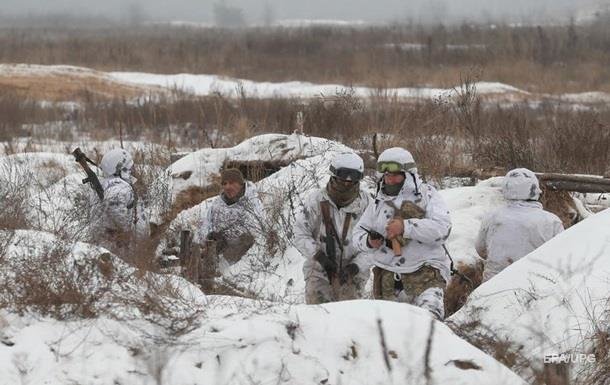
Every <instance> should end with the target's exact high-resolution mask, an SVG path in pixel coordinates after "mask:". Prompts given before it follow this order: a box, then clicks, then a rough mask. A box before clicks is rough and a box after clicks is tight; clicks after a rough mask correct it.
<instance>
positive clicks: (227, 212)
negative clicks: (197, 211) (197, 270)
mask: <svg viewBox="0 0 610 385" xmlns="http://www.w3.org/2000/svg"><path fill="white" fill-rule="evenodd" d="M245 189H246V190H245V192H244V195H243V196H242V197H241V198H239V200H238V201H237V202H235V203H233V204H232V205H228V204H227V203H226V202H225V201H224V200H223V199H222V197H221V196H220V195H219V196H217V197H216V198H214V200H213V201H212V203H211V204H210V206H209V207H208V209H207V211H206V212H205V217H204V218H202V219H203V220H202V222H201V223H202V228H201V233H200V236H201V237H202V238H201V239H200V241H204V240H205V236H206V235H207V234H209V233H210V232H221V233H223V235H224V236H225V237H226V239H227V241H231V240H236V239H237V238H239V237H240V236H241V235H242V234H245V233H250V234H251V235H253V236H255V235H256V234H259V233H260V232H261V231H262V230H263V229H264V225H265V222H264V218H265V217H264V210H263V204H262V203H261V200H260V198H259V197H258V190H257V189H256V186H255V185H254V183H252V182H246V186H245Z"/></svg>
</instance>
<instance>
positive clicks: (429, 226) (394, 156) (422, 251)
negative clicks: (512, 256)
mask: <svg viewBox="0 0 610 385" xmlns="http://www.w3.org/2000/svg"><path fill="white" fill-rule="evenodd" d="M377 172H378V175H379V177H380V181H379V187H380V189H379V191H378V193H377V196H376V197H375V200H374V203H372V204H371V205H370V206H369V207H368V209H367V210H366V212H365V213H364V214H363V215H362V218H361V219H360V222H359V223H358V225H357V227H356V229H355V230H354V237H353V241H354V244H355V246H356V247H357V248H358V249H359V250H361V251H362V252H364V253H366V254H368V255H370V258H371V261H372V263H373V264H374V265H375V266H376V267H375V268H374V269H373V276H374V278H373V280H374V284H373V295H374V296H375V298H378V299H386V300H393V301H398V302H406V303H410V304H413V305H416V306H419V307H422V308H424V309H428V310H429V311H430V312H432V314H433V315H434V316H435V317H436V318H437V319H440V320H442V319H443V318H444V305H443V297H444V290H445V286H446V281H447V280H448V278H449V275H450V273H449V260H448V258H447V256H446V255H445V253H444V249H443V243H444V242H445V240H446V239H447V237H448V236H449V232H450V231H451V219H450V217H449V211H448V210H447V206H446V205H445V202H444V201H443V199H442V198H441V196H440V195H439V194H438V192H437V191H436V190H435V189H434V187H432V186H430V185H428V184H426V183H424V182H423V181H422V180H421V179H420V178H419V175H418V174H417V168H416V166H415V161H414V159H413V156H412V155H411V153H409V152H408V151H407V150H405V149H403V148H398V147H394V148H390V149H388V150H385V151H384V152H383V153H382V154H381V155H380V156H379V159H378V160H377Z"/></svg>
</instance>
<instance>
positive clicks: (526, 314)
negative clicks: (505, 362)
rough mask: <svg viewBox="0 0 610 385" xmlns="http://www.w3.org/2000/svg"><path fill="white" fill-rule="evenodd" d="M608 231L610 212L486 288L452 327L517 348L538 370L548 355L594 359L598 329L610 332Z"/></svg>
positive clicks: (581, 368)
mask: <svg viewBox="0 0 610 385" xmlns="http://www.w3.org/2000/svg"><path fill="white" fill-rule="evenodd" d="M609 229H610V210H604V211H602V212H600V213H598V214H595V215H593V216H591V217H589V218H587V219H585V220H584V221H582V222H580V223H578V224H577V225H575V226H573V227H571V228H569V229H568V230H566V231H565V232H563V233H561V234H559V235H558V236H557V237H555V238H553V239H552V240H550V241H549V242H547V243H545V244H544V245H542V246H541V247H540V248H538V249H536V250H535V251H533V252H532V253H530V254H529V255H527V256H526V257H524V258H522V259H521V260H519V261H517V262H516V263H513V264H512V265H510V266H509V267H507V268H506V269H505V270H503V271H502V272H501V273H500V274H498V275H497V276H495V277H494V278H492V279H491V280H489V281H487V282H486V283H484V284H483V285H481V286H480V287H479V288H478V289H476V290H475V291H474V292H473V293H472V294H471V296H470V298H469V300H468V301H467V303H466V305H465V306H464V307H463V308H462V309H461V310H460V311H459V312H458V313H456V314H455V315H453V316H452V317H451V318H450V322H452V323H454V324H455V325H456V327H457V328H458V329H460V328H462V327H464V326H465V325H467V324H471V325H473V324H472V323H473V322H474V325H477V326H476V328H475V330H473V332H476V333H480V334H482V335H487V336H489V338H491V339H495V340H500V341H509V342H511V343H512V344H514V346H515V347H517V348H518V349H519V350H520V352H521V353H522V354H523V355H525V356H526V358H528V359H530V360H531V362H532V364H533V365H534V367H535V368H536V367H538V368H540V367H541V366H542V364H543V360H544V357H545V356H546V355H552V354H561V353H568V354H570V353H573V354H581V353H582V354H590V353H592V352H593V350H594V348H595V340H594V339H592V337H593V336H594V334H595V333H596V331H599V329H598V328H602V330H601V331H602V332H608V330H604V329H605V328H607V325H608V315H609V314H608V309H609V307H608V297H609V293H610V231H609ZM604 325H605V326H604ZM606 343H607V342H606ZM587 369H588V368H587V363H586V362H580V363H577V364H576V370H574V371H573V372H572V375H573V377H576V376H582V375H586V373H587ZM527 375H531V373H527Z"/></svg>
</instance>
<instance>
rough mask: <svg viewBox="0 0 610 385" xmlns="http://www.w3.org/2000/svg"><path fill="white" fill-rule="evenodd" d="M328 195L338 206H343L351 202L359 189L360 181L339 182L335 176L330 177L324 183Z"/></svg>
mask: <svg viewBox="0 0 610 385" xmlns="http://www.w3.org/2000/svg"><path fill="white" fill-rule="evenodd" d="M326 191H328V196H329V197H330V199H332V201H333V202H334V203H335V204H336V205H337V206H338V207H345V206H347V205H349V204H350V203H352V202H353V201H354V200H355V199H356V197H358V193H359V191H360V183H359V182H355V183H350V184H345V183H341V182H339V181H338V180H337V178H335V177H331V178H330V180H329V181H328V184H327V185H326Z"/></svg>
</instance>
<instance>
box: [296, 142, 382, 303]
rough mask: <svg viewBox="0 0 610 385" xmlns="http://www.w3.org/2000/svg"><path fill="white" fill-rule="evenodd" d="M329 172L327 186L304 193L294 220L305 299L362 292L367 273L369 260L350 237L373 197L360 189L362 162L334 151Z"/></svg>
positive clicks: (351, 296) (354, 296)
mask: <svg viewBox="0 0 610 385" xmlns="http://www.w3.org/2000/svg"><path fill="white" fill-rule="evenodd" d="M330 172H331V177H330V180H329V181H328V184H327V185H326V187H324V188H321V189H317V190H315V191H313V192H312V193H311V194H310V195H309V196H308V197H307V199H306V202H305V207H304V209H303V212H302V213H300V214H299V216H298V217H297V221H296V226H295V245H296V247H297V248H298V249H299V251H300V252H301V254H302V255H303V256H304V257H305V258H306V260H305V263H304V265H303V274H304V276H305V299H306V302H307V303H308V304H319V303H324V302H331V301H341V300H349V299H357V298H362V297H363V289H364V285H365V284H366V281H367V280H368V278H369V274H370V273H369V269H370V266H371V265H370V262H369V261H368V259H367V258H366V256H365V255H364V254H363V253H360V252H359V251H358V250H357V249H356V248H355V247H354V245H353V244H352V242H351V234H352V231H353V229H354V227H355V225H356V222H358V220H359V219H360V216H361V215H362V213H363V212H364V210H365V209H366V207H367V206H368V205H369V203H370V200H371V199H370V197H369V196H368V194H367V193H366V192H364V191H362V190H360V180H361V179H362V178H363V176H364V162H363V161H362V158H360V157H359V156H358V155H356V154H354V153H341V154H337V155H336V156H335V158H334V159H333V161H332V162H331V165H330Z"/></svg>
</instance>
